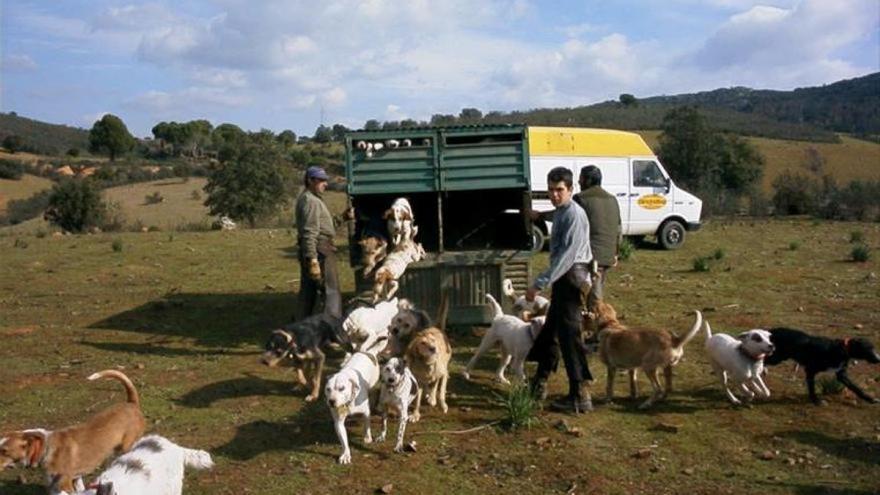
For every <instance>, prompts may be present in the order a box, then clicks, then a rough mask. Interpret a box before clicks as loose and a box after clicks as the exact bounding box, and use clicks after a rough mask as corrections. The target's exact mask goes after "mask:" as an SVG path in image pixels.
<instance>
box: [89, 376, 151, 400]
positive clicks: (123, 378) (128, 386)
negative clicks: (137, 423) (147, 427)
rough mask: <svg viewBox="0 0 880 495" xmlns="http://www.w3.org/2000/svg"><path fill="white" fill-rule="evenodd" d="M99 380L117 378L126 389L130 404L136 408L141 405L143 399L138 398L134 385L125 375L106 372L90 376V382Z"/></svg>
mask: <svg viewBox="0 0 880 495" xmlns="http://www.w3.org/2000/svg"><path fill="white" fill-rule="evenodd" d="M99 378H115V379H116V380H119V381H120V382H121V383H122V385H123V386H124V387H125V393H126V394H128V402H130V403H132V404H134V405H136V406H140V405H141V399H140V397H138V393H137V389H135V388H134V383H131V380H129V379H128V377H127V376H125V373H123V372H121V371H116V370H104V371H99V372H97V373H93V374H91V375H90V376H89V380H92V381H94V380H97V379H99Z"/></svg>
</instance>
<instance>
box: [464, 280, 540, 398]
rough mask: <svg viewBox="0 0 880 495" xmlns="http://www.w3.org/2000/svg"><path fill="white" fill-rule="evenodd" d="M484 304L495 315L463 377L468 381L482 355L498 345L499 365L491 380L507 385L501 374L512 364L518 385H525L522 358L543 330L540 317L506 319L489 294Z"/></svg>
mask: <svg viewBox="0 0 880 495" xmlns="http://www.w3.org/2000/svg"><path fill="white" fill-rule="evenodd" d="M486 300H487V301H488V303H489V305H490V306H491V307H492V309H493V310H494V312H495V315H494V316H493V317H492V326H491V327H489V330H487V331H486V334H485V335H483V340H482V341H481V342H480V348H479V349H477V352H476V353H475V354H474V357H472V358H471V360H470V361H469V362H468V364H467V368H465V370H464V373H463V374H464V377H465V379H467V380H470V379H471V374H470V373H471V370H472V369H473V368H474V365H475V364H476V363H477V359H479V358H480V356H482V355H483V354H484V353H486V351H488V350H489V349H491V348H492V347H494V346H495V345H496V344H498V343H500V344H501V363H500V365H499V367H498V371H496V373H495V377H496V378H497V379H498V381H500V382H501V383H504V384H506V385H507V384H510V381H509V380H508V379H507V378H505V377H504V370H506V369H507V366H508V365H509V364H511V362H512V363H513V372H514V374H516V376H517V378H519V379H520V381H521V382H525V380H526V373H525V362H526V356H528V354H529V350H531V348H532V345H534V343H535V339H536V338H537V337H538V334H539V333H540V332H541V329H542V328H543V327H544V319H545V318H544V317H543V316H536V317H534V318H532V320H531V321H528V322H526V321H523V320H521V319H519V318H517V317H516V316H512V315H506V314H504V312H503V311H502V310H501V305H500V304H498V301H496V300H495V298H494V297H492V294H486Z"/></svg>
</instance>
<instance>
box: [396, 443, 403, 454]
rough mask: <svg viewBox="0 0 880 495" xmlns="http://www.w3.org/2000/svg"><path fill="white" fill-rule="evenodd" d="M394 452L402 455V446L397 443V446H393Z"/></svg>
mask: <svg viewBox="0 0 880 495" xmlns="http://www.w3.org/2000/svg"><path fill="white" fill-rule="evenodd" d="M394 451H395V452H397V453H398V454H402V453H404V449H403V444H402V443H399V444H397V445H395V446H394Z"/></svg>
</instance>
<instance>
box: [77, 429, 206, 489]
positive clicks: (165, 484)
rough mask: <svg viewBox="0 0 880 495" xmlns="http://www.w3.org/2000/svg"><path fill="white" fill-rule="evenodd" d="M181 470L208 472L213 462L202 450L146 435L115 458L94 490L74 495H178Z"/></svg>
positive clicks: (181, 478) (98, 480)
mask: <svg viewBox="0 0 880 495" xmlns="http://www.w3.org/2000/svg"><path fill="white" fill-rule="evenodd" d="M184 467H191V468H194V469H211V468H213V467H214V461H213V460H212V459H211V454H209V453H207V452H205V451H204V450H192V449H187V448H184V447H181V446H180V445H177V444H176V443H174V442H172V441H171V440H168V439H167V438H164V437H161V436H159V435H148V436H145V437H143V438H141V439H140V440H138V441H137V442H135V444H134V445H133V446H132V448H131V450H129V451H128V452H126V453H125V454H123V455H121V456H119V457H117V458H116V460H114V461H113V463H112V464H110V467H109V468H107V470H106V471H104V472H103V473H101V475H100V476H98V479H96V480H95V483H94V485H93V486H94V488H90V489H88V490H85V491H80V492H76V494H75V495H181V494H182V493H183V470H184ZM62 493H64V492H62Z"/></svg>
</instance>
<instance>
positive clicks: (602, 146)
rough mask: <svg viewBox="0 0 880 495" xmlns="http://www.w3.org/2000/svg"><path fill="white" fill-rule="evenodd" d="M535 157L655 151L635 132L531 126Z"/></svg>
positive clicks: (531, 139)
mask: <svg viewBox="0 0 880 495" xmlns="http://www.w3.org/2000/svg"><path fill="white" fill-rule="evenodd" d="M528 130H529V154H531V155H532V156H632V155H653V154H654V152H653V151H651V148H650V147H649V146H648V145H647V144H646V143H645V140H644V139H642V136H639V135H638V134H636V133H634V132H624V131H615V130H611V129H588V128H580V127H529V128H528Z"/></svg>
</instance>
